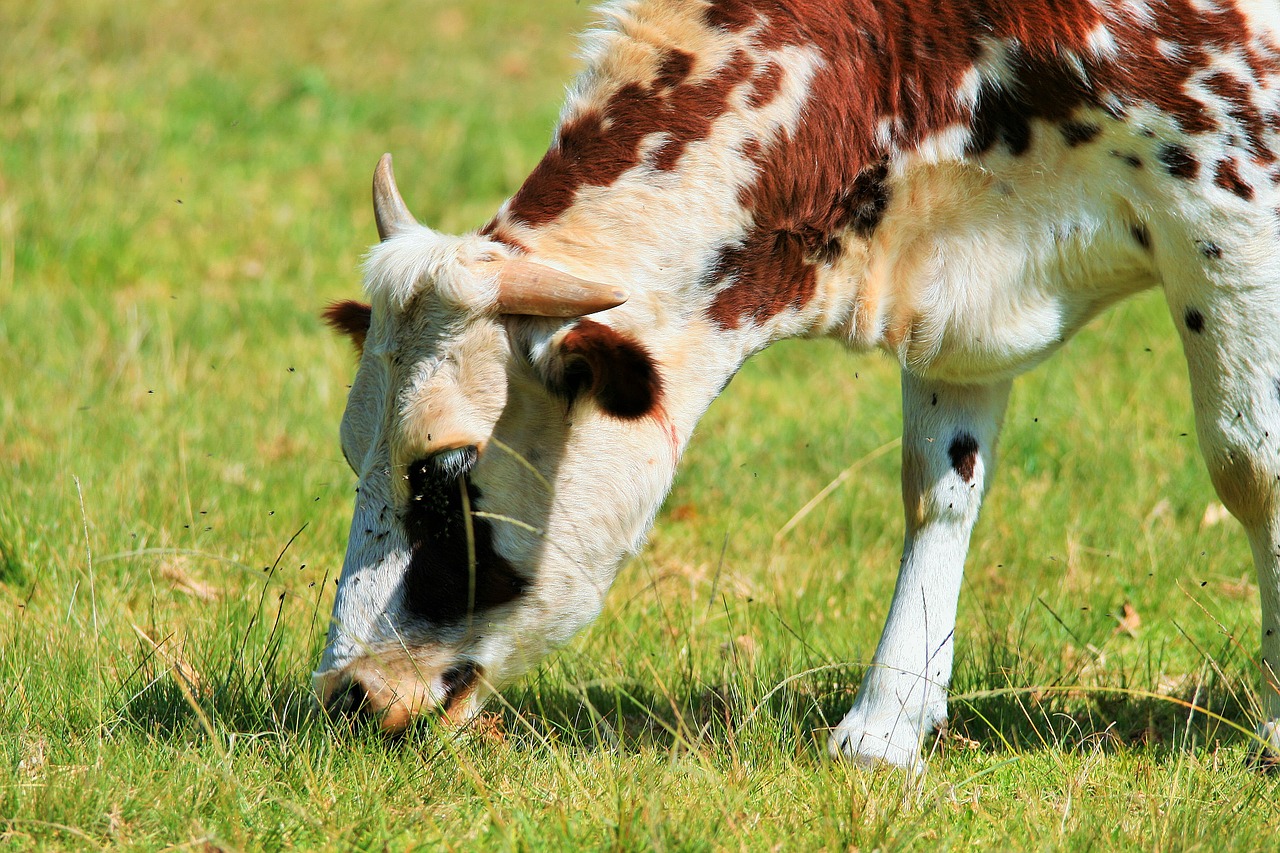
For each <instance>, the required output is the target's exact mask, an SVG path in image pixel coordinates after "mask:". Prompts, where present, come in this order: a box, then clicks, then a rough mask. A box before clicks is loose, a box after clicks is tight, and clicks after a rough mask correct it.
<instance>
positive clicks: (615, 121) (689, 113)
mask: <svg viewBox="0 0 1280 853" xmlns="http://www.w3.org/2000/svg"><path fill="white" fill-rule="evenodd" d="M754 68H755V63H754V62H753V61H752V60H751V58H750V57H748V56H747V55H746V54H745V53H743V52H741V51H738V52H736V53H734V54H733V56H731V57H730V59H729V61H728V62H726V63H725V64H724V65H723V66H721V67H720V68H718V69H716V70H715V71H714V72H713V73H711V74H710V75H708V76H707V77H705V78H703V79H693V78H690V76H689V75H690V73H691V72H692V69H693V57H692V55H690V54H688V53H685V52H684V51H678V50H676V51H668V53H667V54H666V56H665V58H664V59H663V60H662V61H661V62H660V63H659V68H658V75H657V77H656V79H655V80H654V81H653V82H652V83H650V82H648V81H643V82H642V81H630V82H624V83H623V85H622V86H621V87H620V88H619V89H618V90H617V91H616V92H615V93H614V94H613V95H611V96H610V97H609V98H608V99H607V100H606V101H605V102H604V103H603V104H600V105H597V106H594V107H589V108H586V109H584V110H582V111H580V112H579V113H577V114H576V115H574V116H572V117H570V118H569V119H568V120H567V121H565V123H564V124H563V125H561V127H560V130H559V133H558V134H557V138H556V141H555V143H554V144H553V145H552V146H551V150H549V151H548V152H547V153H546V155H545V156H544V157H543V158H542V161H541V162H540V163H539V164H538V165H537V166H536V167H535V168H534V170H533V172H532V174H530V175H529V177H528V178H527V179H526V180H525V182H524V184H523V186H521V187H520V190H519V191H518V192H517V193H516V194H515V196H514V197H513V198H512V199H511V203H510V205H509V207H508V210H507V213H508V215H509V216H510V217H511V219H513V220H515V221H516V222H519V223H522V224H524V225H526V226H528V227H531V228H536V227H538V226H539V225H545V224H546V223H548V222H551V221H553V220H555V219H557V218H558V217H559V216H560V215H561V214H563V213H564V212H565V211H566V210H568V209H569V208H570V207H571V206H572V205H573V202H574V199H575V198H576V197H577V194H578V190H579V189H581V188H583V187H607V186H610V185H612V184H613V183H614V182H615V181H617V180H618V179H619V178H620V177H622V175H623V174H625V173H626V172H628V171H629V170H631V169H634V168H636V167H637V166H639V165H640V162H641V153H640V145H641V143H642V142H643V141H644V140H645V138H646V137H648V136H650V135H652V134H654V133H662V134H665V136H666V138H665V141H663V143H662V144H661V145H660V146H659V148H658V150H656V151H654V152H653V153H652V158H653V160H652V166H653V168H654V169H656V170H658V171H671V170H672V169H674V168H675V167H676V165H677V164H678V163H679V161H680V157H681V155H682V154H683V153H684V151H685V149H686V148H687V147H688V146H689V145H691V144H693V143H695V142H699V141H701V140H703V139H706V138H707V136H709V135H710V133H711V127H712V124H713V123H714V122H715V120H716V119H718V118H720V117H721V116H723V115H724V114H725V113H726V112H728V111H729V100H730V96H731V94H732V93H733V91H734V89H736V88H737V87H738V86H739V85H741V84H743V83H745V82H746V81H747V80H748V79H750V77H751V74H752V72H753V70H754ZM493 228H494V226H493V224H492V223H491V224H490V230H491V229H493Z"/></svg>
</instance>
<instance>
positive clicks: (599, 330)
mask: <svg viewBox="0 0 1280 853" xmlns="http://www.w3.org/2000/svg"><path fill="white" fill-rule="evenodd" d="M560 357H561V359H562V360H563V362H564V370H563V373H562V375H561V377H560V379H559V380H558V381H557V382H555V383H553V384H554V385H555V386H556V390H557V391H558V392H559V393H561V394H563V395H564V396H565V397H566V398H567V399H568V400H569V401H570V403H572V402H573V401H574V400H576V399H577V398H578V397H579V396H581V395H583V394H587V395H589V396H591V397H592V398H594V399H595V401H596V404H597V405H599V406H600V408H601V409H602V410H604V411H605V412H606V413H607V414H610V415H612V416H614V417H616V418H622V419H623V420H635V419H636V418H642V417H644V416H646V415H649V414H652V413H653V411H654V410H655V409H656V408H657V407H658V405H659V403H660V402H661V399H662V376H661V375H660V374H659V373H658V368H657V366H656V365H655V364H654V362H653V358H652V357H651V356H650V355H649V352H648V350H646V349H645V348H644V346H643V345H642V344H640V343H639V342H637V341H635V340H633V339H632V338H630V337H628V336H626V335H624V334H622V333H621V332H618V331H617V330H615V329H612V328H610V327H609V326H606V325H604V324H603V323H597V322H596V321H594V320H585V319H584V320H579V321H578V322H577V324H576V325H575V326H574V327H573V328H572V329H571V330H570V331H569V332H568V333H567V334H566V335H565V336H564V340H562V341H561V343H560Z"/></svg>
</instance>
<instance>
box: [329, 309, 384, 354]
mask: <svg viewBox="0 0 1280 853" xmlns="http://www.w3.org/2000/svg"><path fill="white" fill-rule="evenodd" d="M321 316H322V317H324V321H325V322H326V323H328V324H329V325H330V326H331V327H332V328H333V329H334V330H335V331H338V332H341V333H342V334H344V335H346V336H347V337H349V338H351V343H352V344H354V345H355V348H356V352H364V339H365V337H367V336H368V334H369V323H370V322H371V321H372V318H373V309H372V308H370V307H369V306H368V305H365V304H364V303H363V302H355V301H353V300H350V299H346V300H343V301H342V302H333V303H330V305H329V307H328V308H326V309H324V313H323V314H322V315H321Z"/></svg>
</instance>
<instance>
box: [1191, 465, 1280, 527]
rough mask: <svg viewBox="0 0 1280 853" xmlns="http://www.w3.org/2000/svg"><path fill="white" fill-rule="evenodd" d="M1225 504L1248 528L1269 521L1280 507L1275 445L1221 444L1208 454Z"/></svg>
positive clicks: (1279, 478)
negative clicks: (1266, 446)
mask: <svg viewBox="0 0 1280 853" xmlns="http://www.w3.org/2000/svg"><path fill="white" fill-rule="evenodd" d="M1205 461H1206V463H1207V464H1208V467H1209V476H1210V479H1212V480H1213V487H1214V489H1215V490H1216V491H1217V493H1218V497H1219V498H1220V499H1221V500H1222V503H1223V505H1225V506H1226V508H1227V509H1229V510H1230V511H1231V514H1232V515H1234V516H1235V517H1236V518H1238V519H1239V520H1240V521H1241V522H1242V523H1243V524H1244V525H1245V526H1246V527H1248V528H1254V527H1257V526H1259V525H1264V524H1267V523H1268V522H1270V521H1271V520H1272V519H1273V518H1274V517H1275V515H1276V511H1277V509H1278V508H1280V458H1277V456H1276V450H1275V448H1271V449H1270V452H1269V453H1268V452H1266V448H1265V447H1258V446H1255V447H1245V446H1243V445H1241V444H1222V445H1219V446H1217V447H1212V448H1211V449H1209V451H1208V452H1207V453H1206V454H1205Z"/></svg>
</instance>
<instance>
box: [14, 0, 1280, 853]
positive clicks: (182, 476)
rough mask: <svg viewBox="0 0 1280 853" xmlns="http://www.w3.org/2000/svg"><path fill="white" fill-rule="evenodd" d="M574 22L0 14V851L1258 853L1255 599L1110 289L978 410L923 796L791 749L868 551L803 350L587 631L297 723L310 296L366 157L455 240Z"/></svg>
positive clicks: (314, 534) (848, 385) (682, 498)
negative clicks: (421, 694) (986, 457)
mask: <svg viewBox="0 0 1280 853" xmlns="http://www.w3.org/2000/svg"><path fill="white" fill-rule="evenodd" d="M588 20H589V11H588V10H587V8H586V7H585V6H584V5H580V4H578V3H570V2H567V0H556V2H549V3H536V4H534V3H515V2H508V3H502V2H496V0H472V2H469V3H445V2H440V1H439V0H420V2H416V3H412V4H410V3H401V2H396V0H392V2H389V3H382V4H378V5H376V6H374V5H370V4H367V3H360V2H354V0H344V2H338V3H333V4H312V5H311V6H308V7H306V8H305V9H303V8H302V7H299V6H297V4H292V3H289V4H286V3H283V2H279V0H268V2H263V3H258V4H254V5H253V6H247V5H243V4H216V3H207V2H203V1H202V0H197V2H189V3H178V2H172V0H170V2H163V0H162V2H160V3H157V4H149V5H148V6H145V7H144V6H139V5H137V4H120V3H113V2H106V0H83V2H76V3H69V2H47V3H40V4H35V5H31V4H27V5H22V4H8V5H0V31H2V32H4V33H5V38H4V39H0V377H3V378H0V465H2V466H3V467H2V468H0V470H3V471H4V472H6V475H7V476H4V477H3V478H0V846H4V847H5V849H14V850H23V849H36V848H53V849H96V848H102V847H123V848H131V849H146V850H151V849H160V848H182V849H187V848H198V849H199V848H203V849H278V848H286V847H287V848H344V849H346V848H350V849H383V848H384V847H390V848H392V849H404V848H412V847H424V848H434V847H447V848H469V847H473V846H476V845H483V846H485V847H491V848H498V849H504V848H514V849H538V848H549V849H556V848H566V847H569V846H589V847H603V848H615V849H648V848H663V849H671V848H674V849H721V848H748V849H766V848H767V849H778V848H781V849H811V848H818V847H824V848H850V849H867V850H870V849H898V848H907V847H930V848H932V847H939V848H942V847H946V848H969V849H981V850H987V849H1000V848H1023V849H1025V848H1055V849H1089V850H1094V849H1133V848H1141V849H1179V850H1180V849H1212V850H1215V851H1218V850H1236V849H1240V850H1248V849H1268V848H1270V847H1271V846H1272V844H1273V842H1274V838H1275V837H1276V834H1277V831H1278V830H1280V809H1278V807H1277V785H1280V782H1277V781H1276V780H1275V779H1274V778H1271V777H1267V776H1261V775H1257V774H1255V773H1253V772H1252V771H1250V770H1249V769H1248V768H1247V766H1246V762H1245V754H1246V750H1247V747H1248V743H1247V738H1246V737H1244V736H1243V735H1242V734H1241V733H1240V732H1238V731H1237V730H1236V729H1235V728H1234V726H1235V725H1244V726H1246V727H1248V726H1249V725H1251V723H1250V722H1249V713H1250V708H1251V707H1252V706H1253V705H1254V703H1255V702H1256V683H1257V675H1258V673H1257V665H1256V661H1255V655H1256V652H1255V643H1256V639H1255V638H1256V634H1257V627H1258V615H1257V606H1258V604H1257V597H1258V595H1257V588H1256V585H1255V583H1254V580H1253V570H1252V566H1251V562H1250V558H1249V553H1248V548H1247V545H1246V543H1245V541H1244V537H1243V535H1242V534H1241V533H1240V531H1239V530H1238V529H1237V528H1236V525H1235V524H1234V523H1233V522H1231V521H1230V520H1227V521H1225V522H1223V523H1213V515H1212V513H1210V514H1209V516H1208V517H1206V510H1207V509H1210V508H1212V507H1214V506H1215V505H1216V499H1215V497H1214V495H1213V492H1212V489H1211V487H1210V485H1209V483H1208V478H1207V477H1206V475H1205V473H1204V469H1203V465H1202V463H1201V462H1200V461H1199V456H1198V453H1197V451H1196V448H1195V440H1194V437H1193V436H1192V435H1190V434H1193V433H1194V430H1193V429H1192V417H1191V413H1190V409H1189V404H1188V402H1187V390H1186V380H1185V368H1184V366H1183V361H1182V357H1181V353H1180V352H1179V348H1178V345H1177V342H1176V339H1175V336H1174V334H1173V330H1172V328H1171V325H1170V323H1169V320H1168V318H1167V314H1166V310H1165V308H1164V307H1163V304H1162V303H1161V302H1160V300H1159V298H1158V297H1157V296H1155V295H1151V296H1148V297H1144V298H1140V299H1137V300H1134V301H1132V302H1129V303H1126V304H1125V305H1122V306H1120V307H1119V308H1117V309H1116V310H1114V311H1112V312H1110V313H1109V314H1108V315H1106V316H1105V317H1104V318H1102V319H1101V320H1100V321H1099V322H1097V323H1095V324H1094V325H1093V326H1092V327H1091V328H1089V329H1088V330H1086V331H1085V332H1084V333H1082V334H1081V335H1080V336H1079V337H1078V338H1077V339H1076V340H1075V341H1073V342H1072V343H1071V344H1070V345H1069V346H1068V347H1067V349H1066V351H1065V352H1064V353H1063V354H1062V355H1060V356H1059V357H1057V358H1055V359H1054V360H1053V361H1052V362H1051V363H1049V364H1048V365H1046V366H1045V367H1043V368H1041V369H1039V370H1038V371H1036V372H1035V373H1033V374H1031V375H1029V376H1027V377H1025V378H1024V379H1022V380H1021V381H1020V382H1019V383H1018V385H1017V387H1016V389H1015V391H1014V396H1013V400H1012V403H1011V407H1010V411H1009V417H1008V425H1007V427H1006V433H1005V437H1004V440H1003V463H1002V469H1001V472H1000V475H999V478H998V482H997V485H996V486H995V488H994V491H993V493H992V495H991V498H990V500H989V502H988V508H987V511H986V513H985V516H984V518H983V520H982V522H981V523H980V524H979V528H978V530H977V533H976V535H975V541H974V547H973V550H972V553H971V556H970V559H969V564H968V566H969V571H968V579H967V582H966V590H965V595H964V597H963V599H962V602H961V613H960V629H959V635H958V643H957V645H958V663H957V673H956V678H955V692H956V694H957V699H956V701H954V703H953V712H952V719H951V723H950V726H949V729H948V732H947V733H946V735H945V736H944V737H943V738H942V739H940V741H939V742H938V744H937V746H936V747H935V755H934V757H933V760H932V764H931V769H930V772H929V774H928V775H927V776H926V777H925V779H924V780H923V781H922V782H919V783H909V782H907V781H906V780H905V779H904V778H903V777H902V776H901V775H899V774H896V773H893V772H868V771H864V770H860V769H856V768H849V767H844V766H838V765H831V764H829V763H826V762H825V761H824V760H823V759H822V748H821V746H822V739H823V731H824V729H825V728H826V727H828V726H829V725H831V724H833V723H834V722H836V721H837V720H838V719H839V717H840V716H841V715H842V714H843V712H844V710H845V709H846V708H847V706H848V703H849V701H850V700H851V698H852V695H853V691H854V689H855V688H856V685H857V683H858V680H859V679H860V677H861V672H862V667H863V666H864V665H865V663H866V661H867V660H868V659H869V658H870V655H871V652H872V651H873V649H874V646H875V642H876V639H877V637H878V633H879V628H880V625H881V622H882V619H883V617H884V615H885V609H886V606H887V602H888V599H889V595H890V592H891V590H892V586H893V580H894V571H893V570H894V568H895V566H896V564H897V558H898V551H899V544H900V539H901V534H902V529H901V524H902V522H901V519H900V511H899V498H898V495H897V483H898V477H897V468H898V463H897V460H896V456H895V454H894V453H893V452H884V451H882V450H881V449H882V448H884V446H885V445H886V444H888V443H890V442H892V441H893V440H894V439H895V438H896V436H897V435H898V432H899V417H900V412H899V410H898V390H897V387H896V386H897V379H896V370H895V368H894V367H893V365H891V364H890V363H888V362H887V361H885V360H883V359H880V358H861V359H854V358H851V357H850V356H848V355H846V354H845V353H843V352H841V351H840V350H838V349H837V348H835V347H833V346H829V345H825V344H815V343H803V344H801V343H795V344H784V345H780V346H778V347H776V348H774V349H773V350H771V351H770V352H768V353H766V354H764V355H763V356H761V357H759V358H757V359H756V360H754V361H753V362H751V363H750V364H749V365H748V366H747V368H746V369H745V370H744V371H743V372H742V374H741V375H740V376H739V378H738V379H737V380H736V381H735V382H734V384H733V386H732V388H731V389H730V390H729V391H728V392H727V393H726V394H725V395H724V396H723V397H722V398H721V399H720V400H719V401H718V402H717V403H716V404H715V405H714V406H713V407H712V409H711V412H710V413H709V415H708V416H707V418H706V420H705V421H704V423H703V425H702V426H701V428H700V430H699V434H698V436H697V438H696V439H695V441H694V444H693V447H692V449H691V450H690V452H689V454H688V456H687V459H686V462H685V464H684V466H683V470H682V474H681V476H680V479H679V481H678V483H677V485H676V488H675V491H674V493H673V494H672V497H671V499H670V501H669V502H668V504H667V509H666V510H665V511H664V513H663V516H662V518H661V519H660V521H659V524H658V527H657V529H656V530H655V532H654V534H653V536H652V539H651V542H650V544H649V546H648V548H647V549H646V550H645V552H644V553H643V554H642V555H641V556H640V557H639V558H638V559H637V560H635V561H634V562H633V563H632V564H631V565H630V566H629V567H628V568H627V569H625V570H624V572H623V573H622V576H621V577H620V578H619V581H618V583H617V585H616V587H615V589H614V591H613V593H612V595H611V598H610V601H609V605H608V607H607V609H606V613H605V614H604V615H603V616H602V617H601V619H600V620H599V621H598V622H597V623H596V624H595V625H594V626H593V627H592V628H590V629H589V630H588V631H586V632H585V633H584V634H583V635H582V636H581V637H580V638H579V639H578V640H577V641H576V642H574V643H573V644H572V645H571V646H570V647H569V648H568V649H567V650H565V652H564V653H562V654H561V655H559V656H558V657H557V658H555V659H554V660H553V661H551V662H550V663H548V664H547V665H545V666H543V667H542V668H541V669H539V670H538V671H537V672H535V673H534V674H532V675H531V676H529V677H528V678H527V679H525V680H524V681H522V682H521V683H519V684H518V685H516V686H514V687H513V688H511V689H509V690H508V691H506V692H505V694H504V696H503V703H502V704H501V705H500V706H499V707H496V708H495V709H494V712H495V715H494V717H492V718H491V719H489V720H488V721H487V722H486V724H485V725H484V726H481V727H478V728H476V729H474V730H471V731H468V732H466V733H463V734H461V735H454V734H449V733H445V732H440V731H436V730H432V729H431V728H430V727H426V728H424V729H423V730H420V731H415V732H414V733H413V734H411V735H410V736H409V737H408V738H407V739H405V740H403V741H398V742H392V743H388V742H384V741H383V740H381V739H379V738H378V737H376V736H373V735H371V734H370V733H368V732H363V731H349V730H344V729H341V728H340V727H335V726H332V725H330V724H328V723H327V722H325V721H322V720H319V719H316V718H315V717H313V716H312V715H311V713H310V702H311V699H310V693H309V686H308V676H309V672H310V670H311V668H312V667H313V666H314V665H315V662H316V661H317V660H318V655H319V650H320V646H321V642H322V634H323V625H324V621H325V618H326V616H327V613H328V610H329V607H330V604H331V598H332V584H333V578H334V576H335V575H336V572H337V570H338V569H339V567H340V561H341V555H342V551H343V547H344V543H345V534H346V525H347V523H348V519H349V510H350V502H351V489H352V487H353V485H354V484H353V482H352V476H351V474H350V472H349V471H348V470H347V469H346V467H345V465H344V464H343V462H342V458H341V454H340V452H339V450H338V444H337V439H336V432H337V423H338V419H339V416H340V413H341V410H342V407H343V403H344V396H345V391H346V387H345V386H346V384H347V382H348V381H349V379H350V376H351V373H352V368H353V365H352V360H351V357H350V354H349V352H348V351H347V345H346V344H345V343H344V342H343V341H340V340H337V339H335V338H334V337H333V336H331V335H330V334H328V333H327V332H326V331H325V330H323V329H322V327H321V324H320V323H319V321H318V319H317V314H318V311H319V309H320V308H321V307H322V306H323V305H324V304H326V303H327V302H328V301H330V300H333V299H337V298H344V297H350V296H352V295H354V294H355V293H356V292H357V287H358V277H357V265H358V262H359V257H360V254H361V253H362V251H363V250H364V249H365V247H366V246H367V245H368V244H369V243H370V242H371V241H372V239H373V225H372V217H371V215H370V210H369V203H368V199H367V194H368V189H367V186H368V180H369V176H370V174H371V170H372V167H373V165H374V163H375V162H376V160H377V157H378V156H379V155H380V154H381V153H382V152H383V151H384V150H391V151H393V152H395V154H396V156H397V160H396V165H397V174H398V176H399V178H400V181H401V186H402V189H404V191H405V194H406V196H407V198H408V199H409V201H410V203H411V205H412V206H413V208H414V210H415V212H416V213H417V214H418V216H419V217H420V218H422V219H423V220H424V221H427V222H429V223H431V224H433V225H435V226H437V227H440V228H442V229H445V230H451V231H461V230H465V229H467V228H472V227H475V226H477V225H479V224H481V223H482V222H484V221H485V220H486V219H487V217H488V216H489V214H490V213H491V212H492V211H493V210H494V209H495V208H496V206H497V205H498V204H499V203H500V202H501V200H502V198H504V197H505V196H506V195H508V194H509V193H511V192H512V191H513V190H514V189H515V188H516V186H518V184H519V181H520V179H521V178H522V177H523V175H524V174H525V173H526V171H527V170H528V169H529V168H531V166H532V164H533V163H534V162H536V160H537V157H538V156H539V155H540V153H541V151H542V149H543V147H544V146H545V143H546V140H547V138H548V136H549V133H550V131H551V128H552V126H553V124H554V120H555V116H556V114H557V111H558V105H559V100H560V97H561V93H562V91H563V86H564V85H565V83H566V82H567V81H568V80H569V79H570V77H571V75H572V73H573V71H574V69H575V67H576V63H575V60H574V59H573V41H572V36H571V34H572V33H573V32H574V31H576V30H577V29H579V28H580V27H581V26H582V25H583V24H584V23H585V22H586V21H588ZM766 413H767V415H768V416H766ZM851 465H856V466H857V467H856V468H855V470H854V472H853V473H852V474H850V475H849V476H848V477H847V478H846V480H845V481H844V483H843V485H841V486H840V487H839V488H837V489H835V490H834V491H832V492H831V493H830V495H829V497H828V498H827V499H826V500H824V501H822V502H821V503H819V504H818V505H817V506H816V508H815V509H814V510H813V511H812V512H810V513H809V514H807V515H806V516H805V517H804V518H803V519H802V520H800V521H799V522H798V523H797V524H795V525H794V526H793V527H791V528H790V529H789V530H787V531H785V533H780V532H781V531H783V530H784V528H785V527H787V525H788V522H789V521H790V520H791V519H792V518H793V516H794V515H795V514H796V512H797V511H798V510H799V509H800V508H801V507H803V506H804V505H805V504H806V503H807V502H808V501H809V500H810V499H811V498H813V497H814V496H815V495H817V494H819V492H820V491H821V490H822V489H823V488H824V486H826V485H827V484H828V483H830V482H831V481H832V480H834V479H835V478H837V477H838V476H840V475H841V472H842V471H844V470H845V469H846V468H848V467H849V466H851ZM1126 605H1127V606H1128V607H1129V608H1130V610H1129V611H1128V613H1129V618H1128V619H1125V613H1126V611H1125V609H1124V608H1125V607H1126ZM1134 614H1136V615H1137V616H1138V617H1139V619H1140V624H1135V621H1134V619H1133V615H1134ZM1122 621H1123V622H1124V626H1122V624H1121V623H1122ZM1124 627H1127V628H1128V629H1130V630H1124V629H1123V628H1124ZM1192 699H1193V700H1195V701H1196V702H1197V703H1198V704H1199V705H1201V706H1203V707H1206V708H1209V709H1211V710H1212V712H1213V713H1214V714H1216V715H1217V716H1216V717H1214V716H1209V715H1207V714H1206V713H1204V712H1202V711H1195V712H1192V711H1190V710H1189V709H1188V707H1187V705H1186V703H1185V700H1192Z"/></svg>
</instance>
